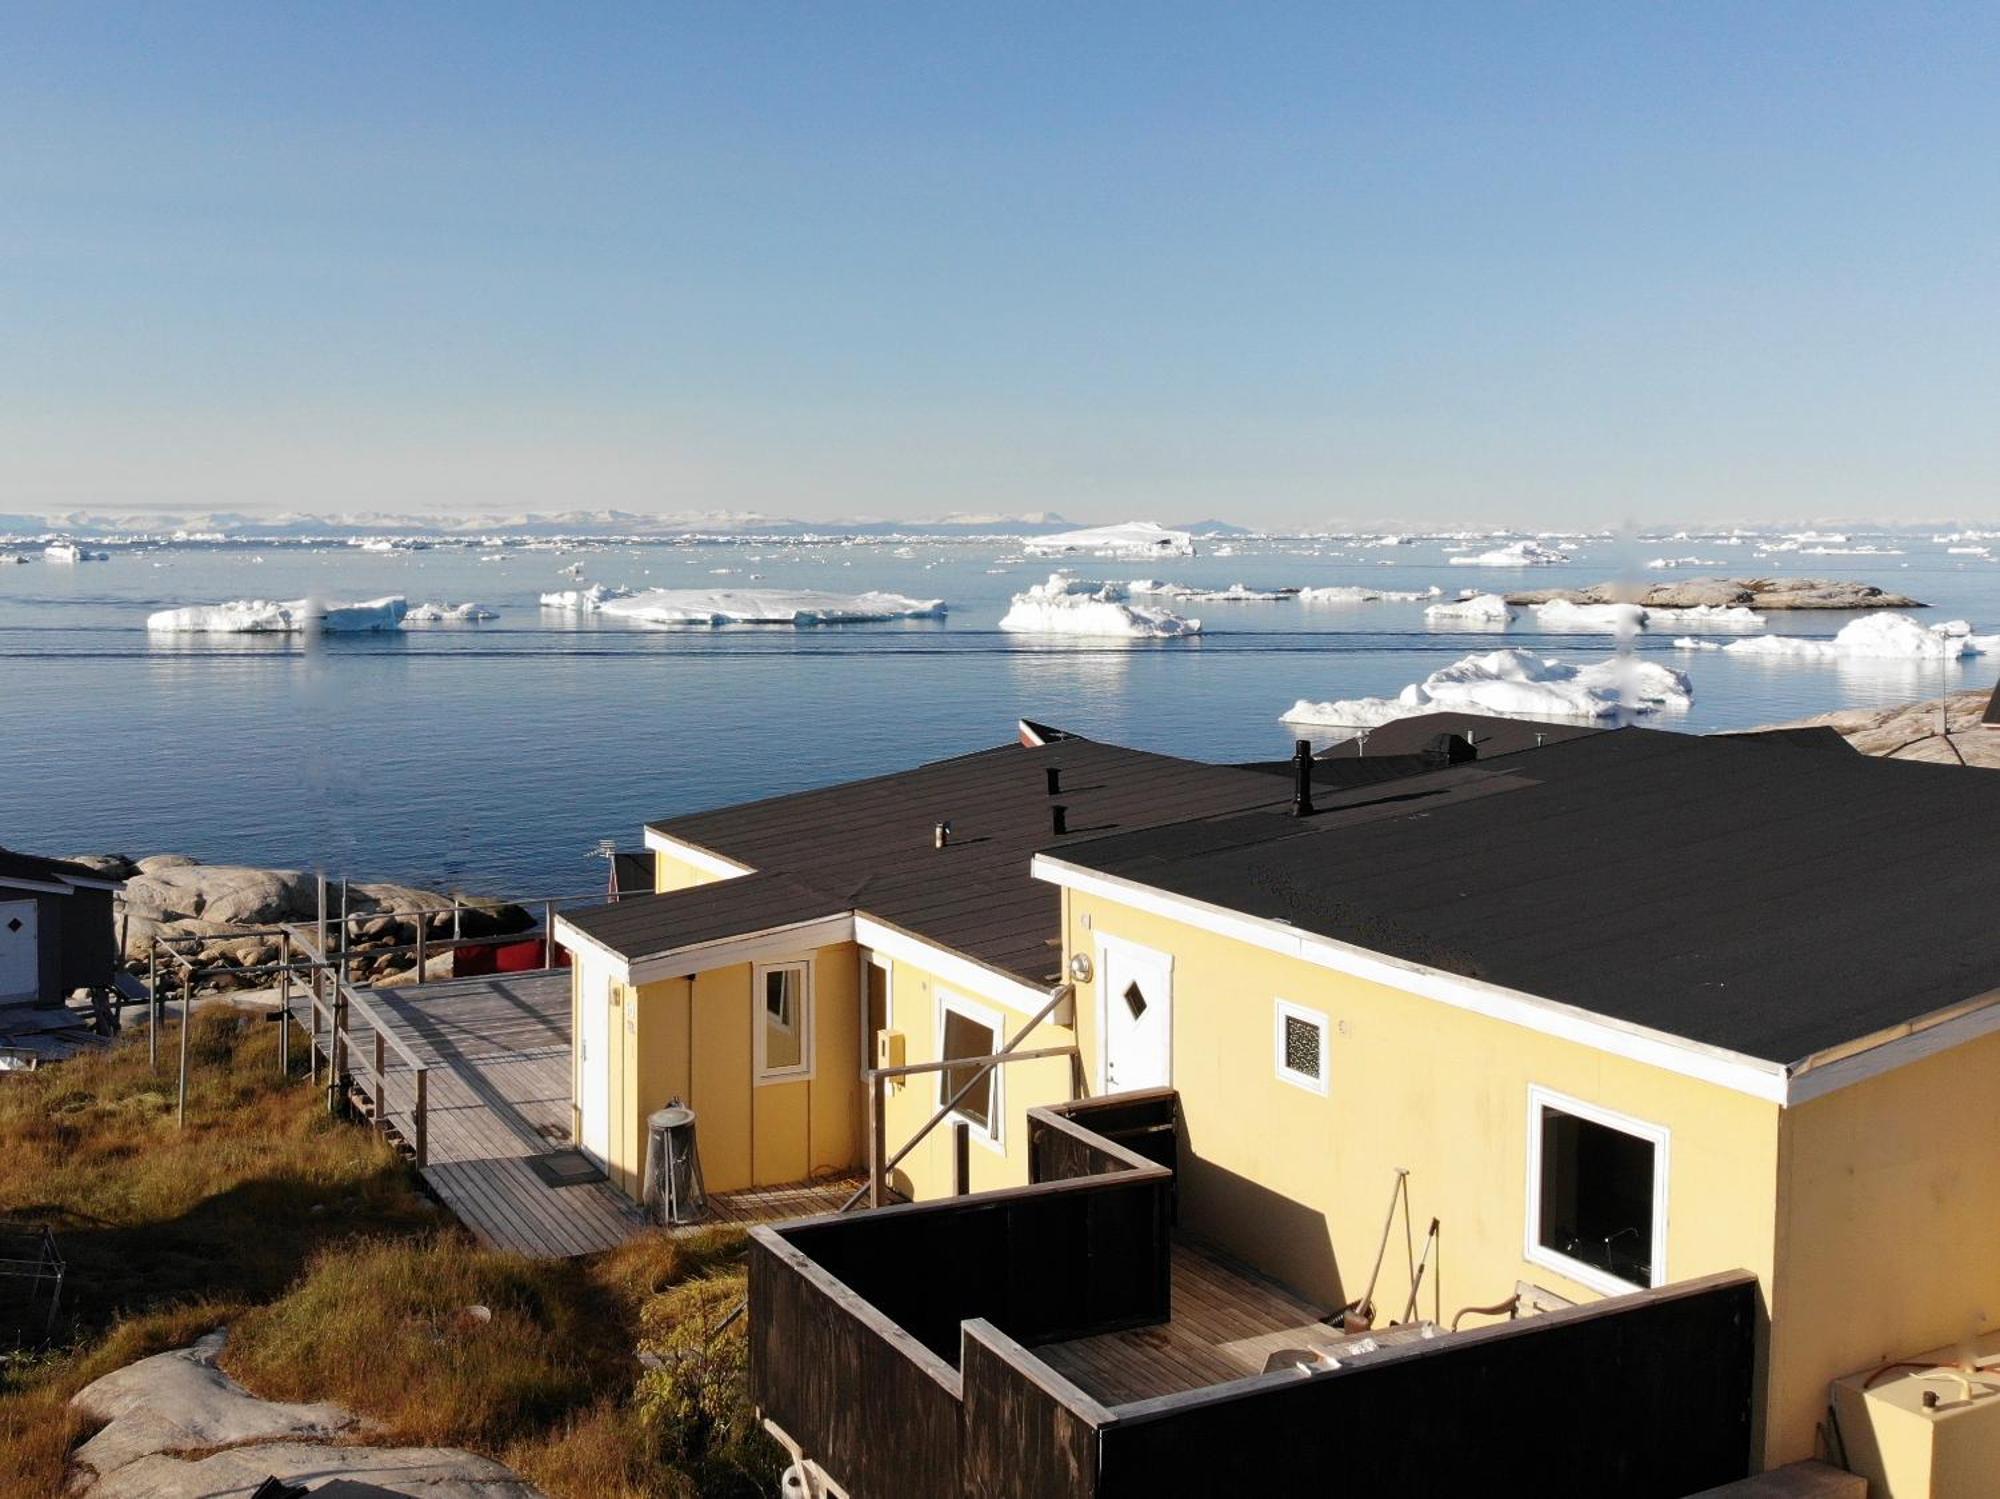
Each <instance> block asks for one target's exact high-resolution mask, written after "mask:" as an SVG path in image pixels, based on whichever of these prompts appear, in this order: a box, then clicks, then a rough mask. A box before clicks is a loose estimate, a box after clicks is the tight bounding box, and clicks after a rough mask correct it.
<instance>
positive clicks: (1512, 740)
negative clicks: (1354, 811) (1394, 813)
mask: <svg viewBox="0 0 2000 1499" xmlns="http://www.w3.org/2000/svg"><path fill="white" fill-rule="evenodd" d="M1603 732H1604V728H1603V727H1602V726H1601V725H1599V724H1591V723H1560V722H1556V721H1554V720H1550V719H1542V718H1495V717H1494V716H1492V715H1491V714H1487V713H1418V714H1415V715H1413V716H1411V717H1409V718H1396V719H1391V720H1390V721H1389V722H1388V723H1385V724H1383V725H1382V726H1381V727H1380V728H1374V729H1370V730H1368V732H1367V733H1365V734H1357V735H1355V736H1354V737H1353V738H1352V739H1343V740H1341V741H1340V743H1338V744H1336V745H1334V746H1332V747H1331V748H1330V749H1323V750H1321V751H1320V752H1319V756H1318V758H1319V759H1322V760H1373V759H1376V758H1378V757H1380V756H1384V755H1415V754H1421V753H1422V752H1423V750H1424V749H1425V748H1426V747H1428V746H1429V744H1430V743H1431V741H1432V740H1433V739H1435V738H1437V736H1438V735H1440V734H1456V735H1458V736H1459V738H1461V739H1464V740H1466V741H1467V742H1468V743H1470V744H1471V745H1472V747H1473V748H1474V749H1476V750H1478V751H1479V758H1480V759H1482V760H1491V759H1492V758H1493V757H1494V756H1496V755H1511V754H1513V753H1515V752H1516V751H1518V750H1528V749H1540V748H1542V747H1543V746H1545V745H1550V744H1558V743H1560V742H1561V741H1563V740H1565V739H1581V738H1583V737H1584V735H1586V734H1602V733H1603Z"/></svg>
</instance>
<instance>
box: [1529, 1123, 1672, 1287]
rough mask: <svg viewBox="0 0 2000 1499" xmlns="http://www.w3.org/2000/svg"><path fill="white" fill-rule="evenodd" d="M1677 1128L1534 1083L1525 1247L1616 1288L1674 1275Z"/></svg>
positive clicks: (1556, 1266) (1575, 1276)
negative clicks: (1670, 1263) (1670, 1203)
mask: <svg viewBox="0 0 2000 1499" xmlns="http://www.w3.org/2000/svg"><path fill="white" fill-rule="evenodd" d="M1670 1140H1671V1132H1670V1131H1669V1130H1668V1129H1667V1128H1666V1127H1665V1126H1664V1125H1659V1124H1648V1123H1647V1122H1646V1121H1645V1120H1643V1119H1634V1118H1632V1117H1630V1116H1629V1115H1625V1114H1620V1113H1616V1112H1614V1111H1613V1110H1611V1109H1606V1108H1600V1107H1598V1106H1597V1105H1596V1104H1589V1103H1584V1102H1582V1101H1581V1100H1579V1099H1574V1098H1565V1097H1564V1096H1563V1095H1562V1094H1560V1093H1553V1092H1551V1091H1549V1090H1548V1089H1546V1088H1542V1087H1530V1088H1529V1089H1528V1223H1527V1242H1526V1246H1525V1248H1526V1254H1527V1257H1528V1259H1529V1260H1531V1261H1533V1262H1534V1263H1535V1264H1538V1265H1546V1266H1547V1267H1548V1268H1550V1269H1551V1270H1557V1271H1560V1272H1561V1273H1562V1274H1564V1275H1567V1276H1568V1277H1569V1278H1570V1279H1571V1280H1574V1281H1578V1282H1580V1283H1581V1284H1583V1285H1586V1286H1589V1287H1590V1288H1591V1289H1592V1290H1595V1291H1602V1292H1604V1293H1605V1294H1606V1295H1608V1296H1618V1295H1623V1294H1624V1293H1625V1292H1627V1291H1633V1290H1643V1289H1645V1288H1647V1287H1649V1286H1658V1285H1664V1284H1665V1283H1666V1279H1667V1173H1668V1147H1669V1143H1670Z"/></svg>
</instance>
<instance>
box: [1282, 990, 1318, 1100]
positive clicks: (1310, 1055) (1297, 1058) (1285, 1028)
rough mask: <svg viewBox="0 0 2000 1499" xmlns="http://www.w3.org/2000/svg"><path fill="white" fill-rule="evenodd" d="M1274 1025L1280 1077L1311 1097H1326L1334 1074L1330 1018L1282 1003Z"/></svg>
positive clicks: (1288, 1002)
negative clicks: (1317, 1094)
mask: <svg viewBox="0 0 2000 1499" xmlns="http://www.w3.org/2000/svg"><path fill="white" fill-rule="evenodd" d="M1272 1022H1273V1023H1272V1034H1271V1065H1272V1066H1273V1067H1274V1068H1275V1069H1276V1070H1277V1074H1278V1076H1279V1077H1280V1078H1281V1079H1283V1080H1284V1081H1285V1082H1288V1083H1290V1084H1291V1085H1292V1086H1293V1087H1295V1088H1304V1089H1305V1090H1306V1091H1307V1092H1308V1093H1321V1094H1323V1093H1325V1092H1326V1090H1327V1084H1328V1080H1329V1079H1330V1078H1331V1076H1332V1070H1333V1057H1332V1055H1331V1049H1330V1047H1329V1045H1328V1043H1329V1041H1330V1039H1331V1034H1332V1033H1331V1028H1330V1027H1329V1026H1328V1025H1327V1023H1326V1016H1324V1015H1322V1014H1321V1013H1320V1012H1319V1011H1318V1010H1308V1009H1307V1008H1306V1007H1305V1006H1304V1005H1295V1004H1293V1003H1292V1002H1291V1001H1290V1000H1289V999H1281V1000H1278V1001H1277V1002H1276V1005H1275V1010H1274V1013H1273V1015H1272Z"/></svg>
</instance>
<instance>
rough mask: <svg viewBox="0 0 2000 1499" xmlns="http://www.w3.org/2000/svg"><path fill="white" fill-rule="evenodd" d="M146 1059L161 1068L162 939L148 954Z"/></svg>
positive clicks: (157, 1069) (156, 1069)
mask: <svg viewBox="0 0 2000 1499" xmlns="http://www.w3.org/2000/svg"><path fill="white" fill-rule="evenodd" d="M146 1060H147V1061H148V1062H149V1063H151V1064H152V1068H153V1071H155V1072H158V1071H159V1070H160V939H159V938H158V937H155V938H154V939H153V950H152V951H151V952H149V953H147V954H146Z"/></svg>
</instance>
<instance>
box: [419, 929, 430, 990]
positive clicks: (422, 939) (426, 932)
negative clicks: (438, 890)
mask: <svg viewBox="0 0 2000 1499" xmlns="http://www.w3.org/2000/svg"><path fill="white" fill-rule="evenodd" d="M430 934H431V913H430V912H428V911H419V912H417V982H418V983H420V984H421V983H422V982H423V981H424V980H425V979H426V978H428V977H429V975H428V974H426V973H425V972H424V950H425V948H426V946H427V945H428V943H427V941H426V939H427V938H428V937H429V936H430Z"/></svg>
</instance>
